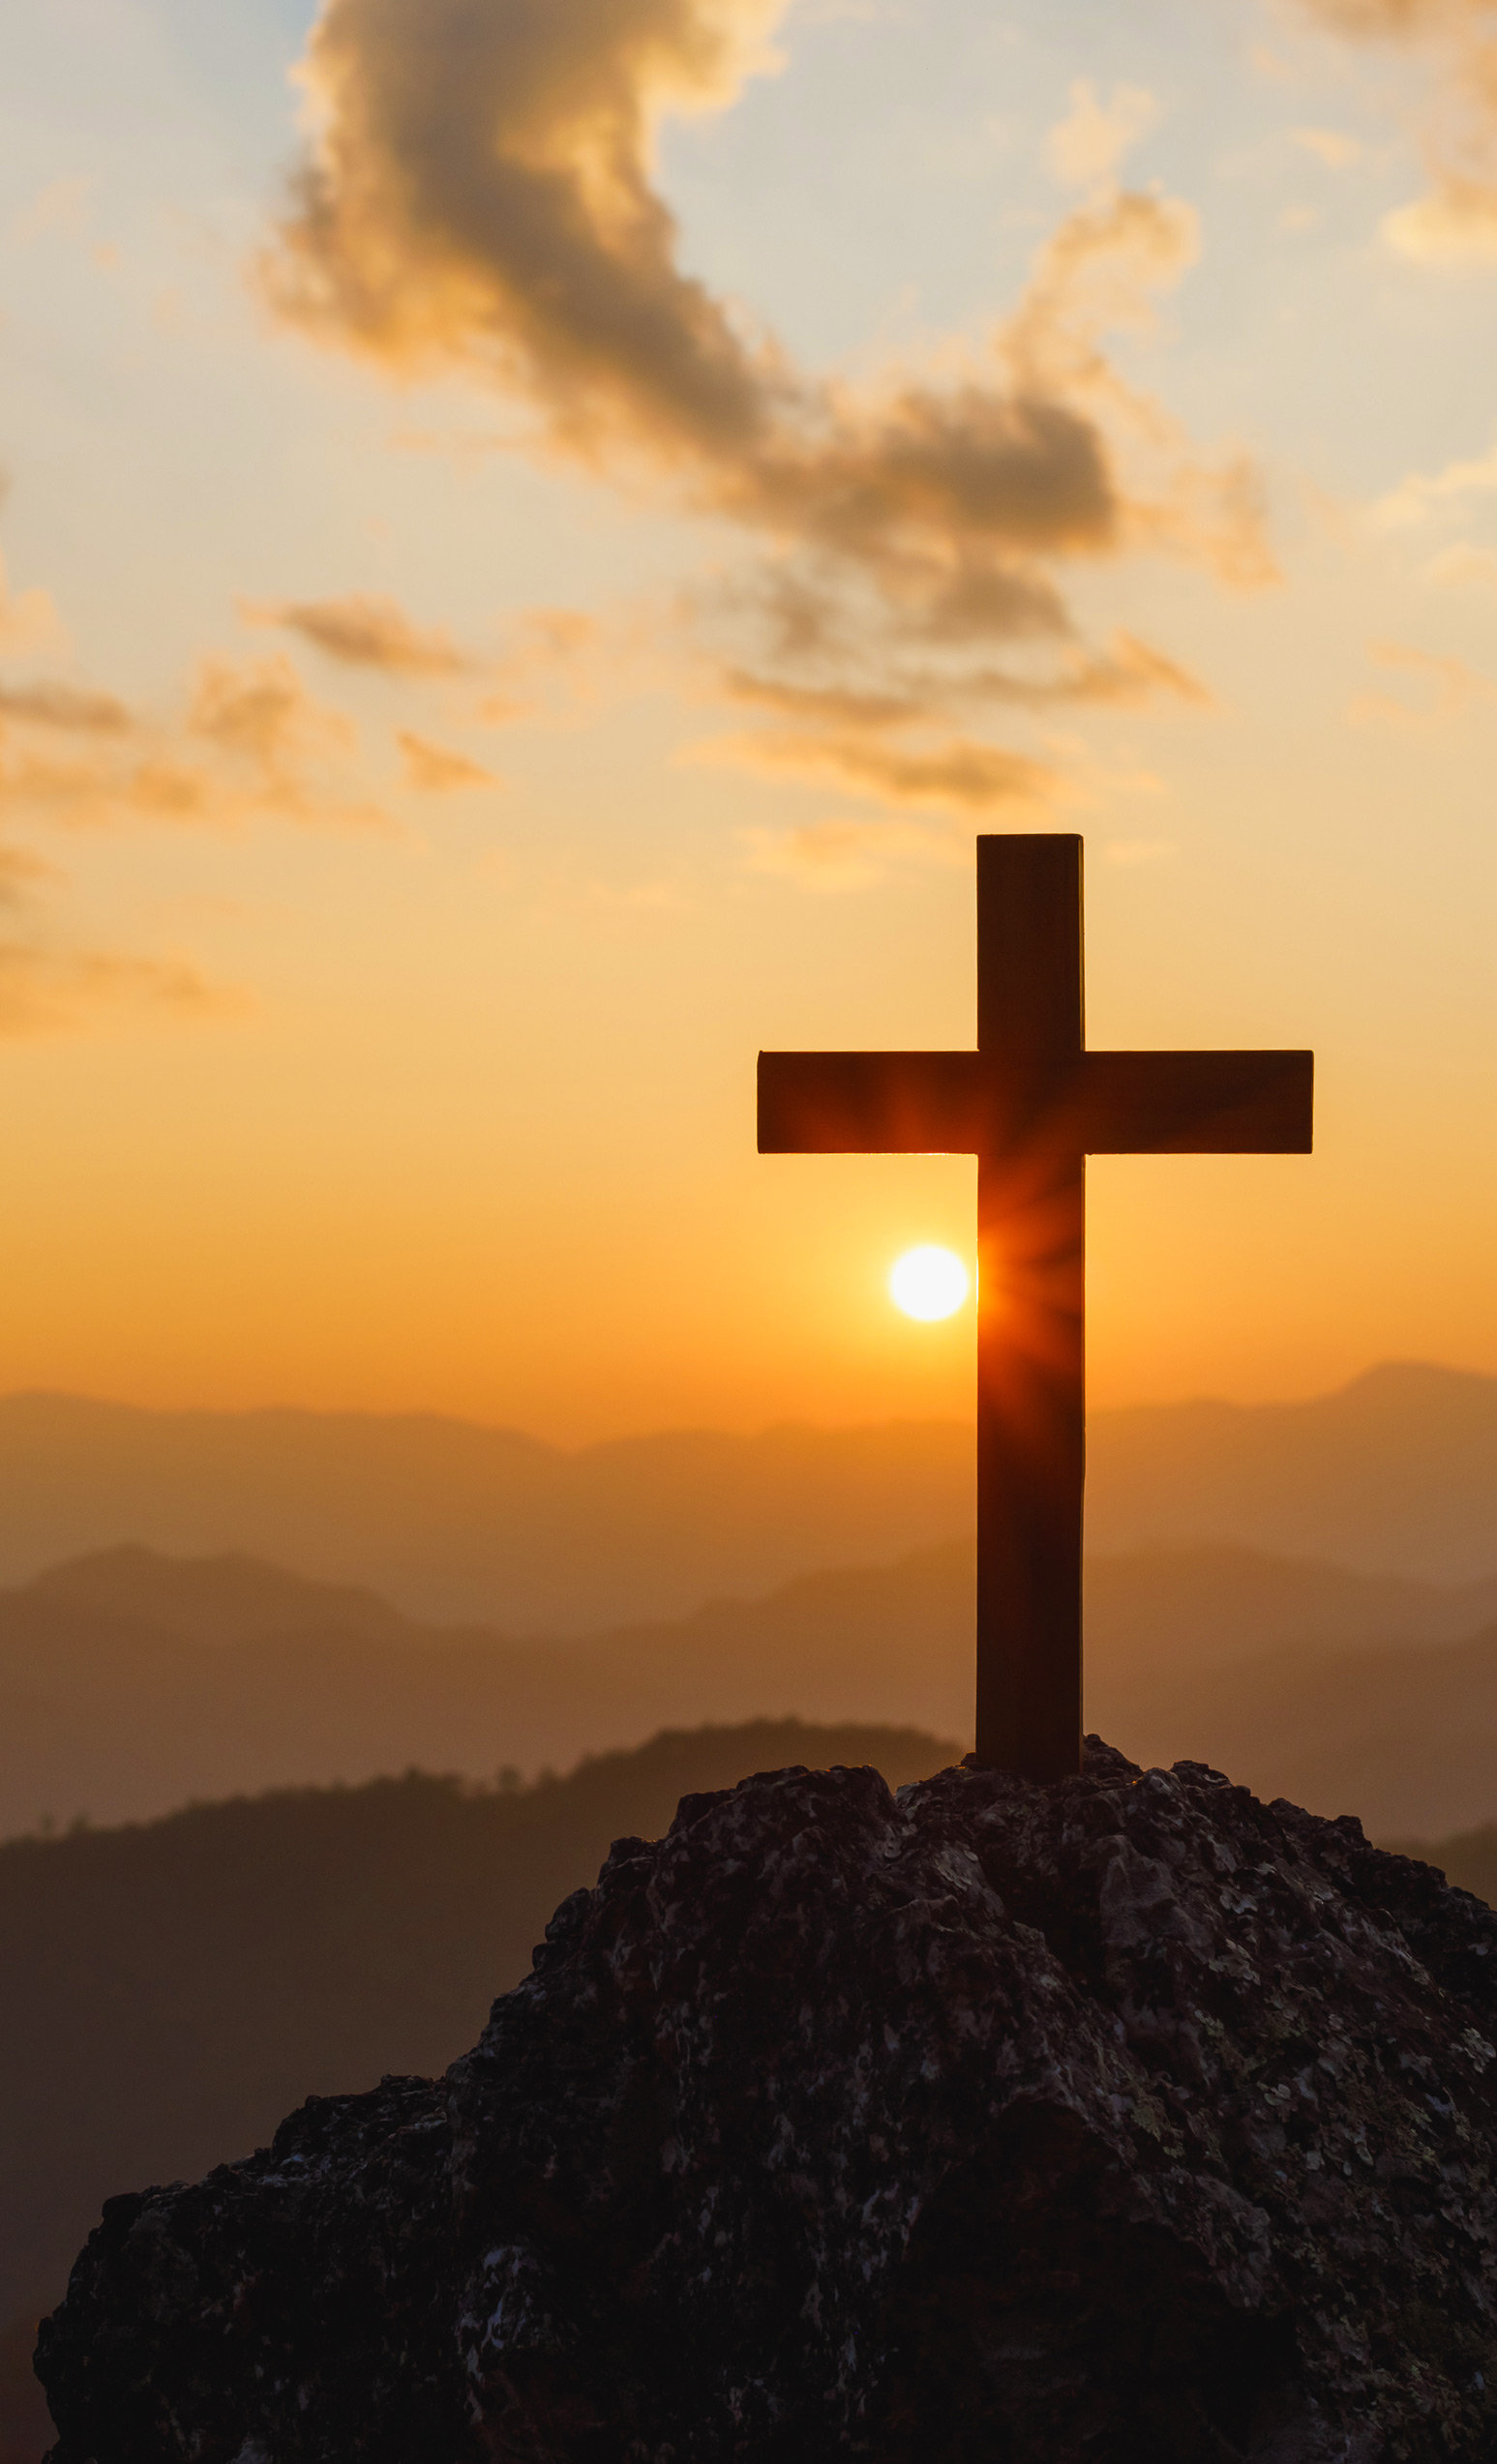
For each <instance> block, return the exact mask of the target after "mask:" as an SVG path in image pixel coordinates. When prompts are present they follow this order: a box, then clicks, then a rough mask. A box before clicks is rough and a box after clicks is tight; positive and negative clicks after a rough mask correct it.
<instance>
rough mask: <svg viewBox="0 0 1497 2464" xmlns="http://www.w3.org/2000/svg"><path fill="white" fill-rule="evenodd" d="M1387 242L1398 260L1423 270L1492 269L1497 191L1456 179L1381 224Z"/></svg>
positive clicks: (1496, 236)
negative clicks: (1424, 267) (1444, 267)
mask: <svg viewBox="0 0 1497 2464" xmlns="http://www.w3.org/2000/svg"><path fill="white" fill-rule="evenodd" d="M1383 237H1384V239H1385V240H1386V241H1387V242H1388V245H1389V247H1390V248H1391V249H1392V251H1393V252H1394V254H1395V255H1398V256H1405V257H1409V258H1412V259H1413V260H1414V262H1415V263H1416V264H1424V265H1435V264H1444V265H1490V264H1492V263H1493V262H1494V261H1497V189H1491V188H1487V187H1486V186H1485V185H1484V184H1483V183H1482V182H1481V181H1478V180H1469V179H1461V178H1459V177H1457V176H1455V175H1453V174H1452V175H1451V176H1449V177H1447V178H1445V179H1443V180H1441V181H1440V183H1439V185H1438V186H1437V187H1435V188H1433V189H1431V190H1430V192H1429V193H1428V195H1427V196H1420V197H1416V198H1415V199H1414V201H1413V203H1412V204H1410V205H1400V206H1398V207H1397V208H1396V210H1395V211H1394V212H1393V213H1392V214H1387V215H1385V216H1384V218H1383Z"/></svg>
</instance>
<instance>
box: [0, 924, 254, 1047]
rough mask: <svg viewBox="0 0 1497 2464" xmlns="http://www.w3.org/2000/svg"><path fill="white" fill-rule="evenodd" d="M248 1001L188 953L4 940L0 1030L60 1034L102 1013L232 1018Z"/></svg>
mask: <svg viewBox="0 0 1497 2464" xmlns="http://www.w3.org/2000/svg"><path fill="white" fill-rule="evenodd" d="M247 1006H248V1004H247V1001H246V997H245V995H243V994H242V993H239V992H236V991H232V990H230V989H227V988H225V987H223V986H219V985H215V984H211V983H209V982H208V981H207V979H206V978H205V977H204V976H202V975H200V974H199V973H198V971H197V969H196V968H195V967H194V966H191V965H188V964H187V963H186V961H183V960H177V959H158V958H134V957H122V956H120V955H119V954H118V953H115V952H111V951H102V950H75V951H61V952H59V951H51V950H46V949H41V948H37V947H35V946H34V945H32V944H30V943H27V942H24V941H16V940H9V941H0V1036H4V1037H8V1038H16V1037H23V1036H34V1035H55V1034H59V1033H63V1032H66V1031H68V1030H69V1029H75V1028H80V1027H85V1026H89V1025H92V1024H97V1023H99V1022H100V1020H101V1019H107V1020H114V1021H118V1020H135V1021H137V1022H150V1021H152V1020H157V1021H162V1022H165V1021H168V1020H173V1019H183V1018H194V1019H198V1018H208V1017H228V1016H233V1015H235V1014H237V1013H241V1012H243V1010H244V1009H245V1008H246V1007H247Z"/></svg>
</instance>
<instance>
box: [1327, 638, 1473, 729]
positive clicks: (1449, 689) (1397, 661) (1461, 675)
mask: <svg viewBox="0 0 1497 2464" xmlns="http://www.w3.org/2000/svg"><path fill="white" fill-rule="evenodd" d="M1370 656H1371V657H1372V659H1373V660H1374V661H1375V662H1376V664H1377V666H1378V667H1380V668H1392V669H1394V670H1400V671H1402V672H1403V673H1404V674H1406V675H1409V676H1412V677H1413V678H1414V679H1415V680H1416V682H1417V683H1419V684H1422V685H1423V686H1425V687H1426V688H1427V698H1425V699H1424V700H1422V701H1401V700H1399V699H1398V698H1397V697H1396V696H1395V695H1393V694H1391V693H1363V694H1359V695H1358V696H1357V697H1356V698H1355V699H1354V700H1353V702H1352V704H1351V707H1350V710H1349V712H1348V716H1349V717H1350V718H1351V719H1352V721H1353V722H1354V723H1355V724H1357V725H1359V726H1363V727H1365V726H1385V727H1432V726H1440V725H1443V724H1445V723H1446V722H1448V721H1451V720H1453V719H1459V718H1462V717H1463V716H1464V715H1465V713H1466V712H1467V711H1468V710H1469V709H1471V708H1472V706H1473V705H1474V704H1475V703H1477V702H1479V701H1490V700H1492V699H1493V698H1497V686H1494V685H1492V684H1491V683H1490V682H1489V681H1488V679H1487V678H1486V677H1485V676H1482V675H1480V674H1478V672H1477V670H1476V668H1472V667H1470V666H1468V664H1467V662H1466V661H1465V660H1464V659H1458V658H1455V657H1454V656H1452V655H1449V654H1441V653H1439V652H1436V651H1432V650H1417V649H1415V648H1414V646H1413V645H1412V643H1409V642H1405V641H1375V642H1373V643H1372V644H1371V645H1370Z"/></svg>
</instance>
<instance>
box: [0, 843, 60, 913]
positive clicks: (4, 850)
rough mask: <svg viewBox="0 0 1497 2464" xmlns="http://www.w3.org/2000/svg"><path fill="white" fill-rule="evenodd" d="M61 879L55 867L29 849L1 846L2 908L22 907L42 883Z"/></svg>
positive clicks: (0, 902) (0, 901) (0, 898)
mask: <svg viewBox="0 0 1497 2464" xmlns="http://www.w3.org/2000/svg"><path fill="white" fill-rule="evenodd" d="M60 877H61V876H60V875H59V874H58V871H57V868H56V866H55V865H52V864H46V863H44V861H43V859H42V857H41V856H39V855H33V854H32V853H31V850H30V848H29V847H4V846H0V906H8V907H16V906H21V905H24V904H25V902H26V900H27V899H29V898H30V896H31V893H32V891H33V890H34V889H36V888H37V887H38V886H39V885H40V884H41V883H42V882H44V881H56V880H58V879H60Z"/></svg>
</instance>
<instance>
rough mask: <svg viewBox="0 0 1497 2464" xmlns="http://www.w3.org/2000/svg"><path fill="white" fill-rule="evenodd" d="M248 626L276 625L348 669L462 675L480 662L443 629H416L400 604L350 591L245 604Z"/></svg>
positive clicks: (425, 674)
mask: <svg viewBox="0 0 1497 2464" xmlns="http://www.w3.org/2000/svg"><path fill="white" fill-rule="evenodd" d="M242 613H243V614H244V616H245V619H246V621H247V622H248V623H250V624H255V625H273V626H277V627H279V628H281V629H282V630H284V631H285V632H287V633H294V634H298V635H300V637H301V638H302V639H303V640H304V641H306V642H309V643H310V644H311V645H312V647H313V649H314V650H319V651H321V652H322V654H323V656H324V657H325V658H328V659H333V660H337V661H338V662H339V663H340V664H341V665H342V666H344V667H347V668H377V669H378V670H379V672H380V673H381V674H383V675H393V676H421V677H429V676H464V675H468V674H470V673H471V672H472V671H473V669H474V668H475V667H476V666H477V665H478V662H477V661H475V660H473V659H471V658H470V657H469V656H468V655H467V653H466V652H465V651H463V650H460V649H459V648H458V645H457V643H456V642H455V641H454V640H453V638H452V636H451V634H450V633H448V632H447V631H446V629H445V628H444V627H442V626H440V625H418V624H416V623H414V622H413V621H412V619H411V618H410V617H409V616H407V615H406V613H405V611H404V609H403V608H402V607H401V606H400V604H399V603H398V601H396V600H394V599H387V598H381V597H370V596H365V595H362V594H360V593H357V592H355V593H352V594H350V595H349V596H348V597H347V598H346V599H317V600H303V601H290V600H287V601H281V602H279V603H277V604H274V605H271V606H265V605H260V604H257V603H255V602H253V601H251V602H247V603H246V604H245V606H244V608H243V609H242Z"/></svg>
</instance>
